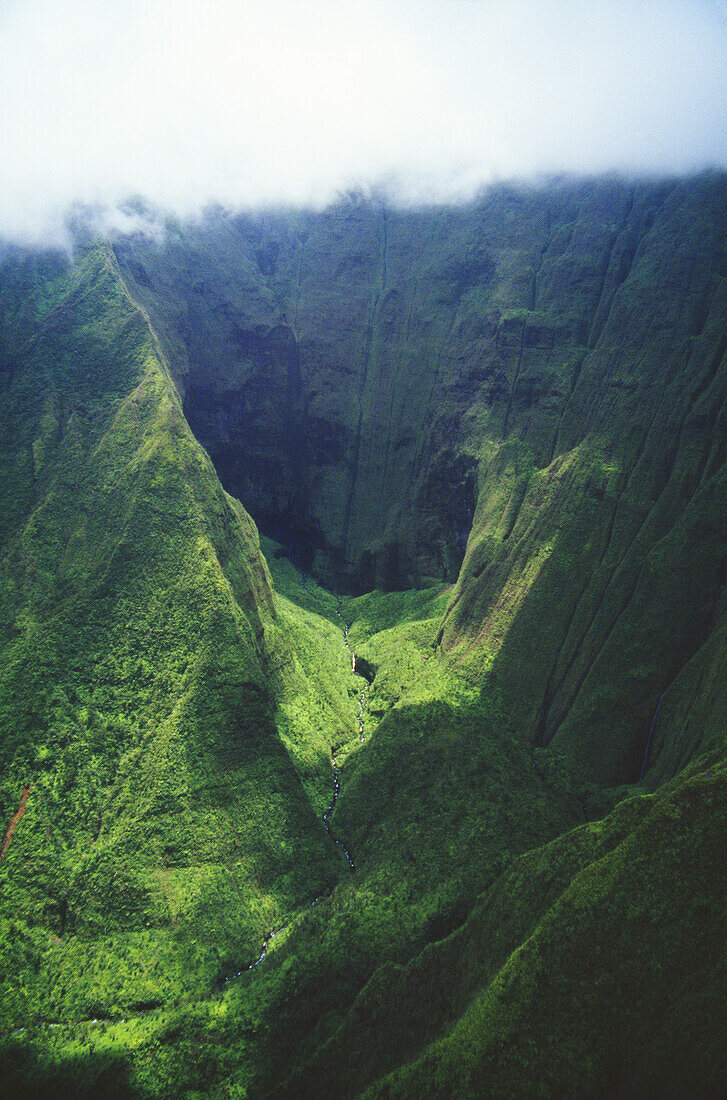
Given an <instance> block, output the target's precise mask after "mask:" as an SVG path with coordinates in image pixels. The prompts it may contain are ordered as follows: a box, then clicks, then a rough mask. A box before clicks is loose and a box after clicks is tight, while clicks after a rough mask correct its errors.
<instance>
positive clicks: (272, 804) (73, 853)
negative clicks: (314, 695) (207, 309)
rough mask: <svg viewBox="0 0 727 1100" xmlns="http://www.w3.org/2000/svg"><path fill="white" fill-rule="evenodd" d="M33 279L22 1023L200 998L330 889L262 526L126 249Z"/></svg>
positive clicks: (22, 698) (4, 591)
mask: <svg viewBox="0 0 727 1100" xmlns="http://www.w3.org/2000/svg"><path fill="white" fill-rule="evenodd" d="M34 280H35V281H34V285H35V286H36V287H37V301H38V303H39V304H38V316H37V317H36V318H35V320H29V319H25V321H24V323H23V324H19V326H18V339H17V340H16V342H15V345H14V347H12V348H10V349H9V350H8V352H7V354H6V357H5V360H4V363H3V367H4V373H3V375H2V379H3V387H2V392H1V393H0V433H1V434H2V438H3V447H2V455H3V462H4V464H5V468H4V470H3V474H4V478H3V481H4V487H5V489H4V492H5V498H6V500H7V502H8V507H7V509H6V510H5V511H4V517H3V518H4V520H5V521H6V522H5V530H4V532H3V534H4V538H3V543H2V550H1V557H0V570H1V572H2V587H1V596H0V598H1V599H2V604H3V607H2V611H3V614H2V626H3V630H4V636H3V638H2V660H1V661H0V730H1V733H2V736H1V737H0V814H1V816H2V818H3V819H4V820H5V821H7V820H9V818H10V816H11V814H12V813H13V812H14V810H15V809H16V806H17V803H18V799H19V797H20V791H21V787H22V786H23V785H24V784H30V785H31V788H32V789H31V793H30V796H29V798H28V802H27V807H26V812H25V815H24V817H23V818H22V820H21V821H20V823H19V825H18V827H17V829H16V832H15V834H14V836H13V839H12V842H11V844H10V846H9V848H8V851H7V854H6V856H5V858H4V859H3V860H2V863H0V912H1V913H2V920H3V925H2V928H3V933H2V937H3V938H2V944H3V953H4V954H3V966H2V972H3V975H4V978H3V983H2V1002H1V1003H2V1020H3V1026H5V1027H8V1026H11V1025H22V1024H25V1023H27V1022H29V1021H31V1020H34V1019H36V1018H38V1017H39V1018H41V1019H50V1020H53V1019H66V1020H67V1019H74V1018H83V1017H89V1016H106V1017H113V1016H117V1015H119V1014H121V1013H123V1012H125V1011H127V1010H128V1009H129V1008H130V1007H131V1006H133V1005H135V1004H142V1003H143V1004H149V1003H155V1004H157V1003H158V1004H169V1003H175V1002H177V1001H178V1000H179V999H180V998H184V997H189V996H193V997H197V996H199V995H200V994H201V993H203V992H204V991H205V990H209V989H210V988H211V987H213V986H214V985H215V983H216V982H217V981H218V979H219V978H220V976H221V975H222V974H224V973H226V972H229V971H230V970H231V969H237V967H238V966H239V965H240V964H241V963H242V964H245V963H246V962H247V961H250V960H251V959H252V958H254V957H256V955H257V952H258V950H259V944H260V941H261V939H262V936H263V935H264V933H265V931H266V930H267V929H268V928H269V927H270V926H271V925H274V924H275V923H278V922H280V920H281V917H282V916H283V915H284V914H286V913H289V912H291V911H292V909H293V908H295V907H297V905H298V904H300V902H301V900H302V899H304V898H305V897H309V896H312V895H313V894H315V893H316V892H317V891H319V890H320V889H322V888H323V887H324V886H326V885H327V884H330V883H331V882H332V881H333V880H334V879H335V877H336V874H337V873H338V866H337V861H336V859H335V856H334V854H333V852H332V851H331V847H330V844H329V843H328V842H327V839H326V837H325V835H324V833H323V831H322V829H321V827H320V822H319V820H318V819H317V810H318V806H315V807H314V806H312V805H311V802H310V800H309V798H308V797H307V796H306V794H305V791H304V789H303V787H302V786H301V784H300V781H299V777H298V775H297V773H296V770H295V768H294V767H293V766H292V764H291V760H290V757H289V755H288V753H287V752H286V749H285V747H284V745H283V743H282V742H281V740H280V738H279V736H278V733H277V730H276V726H275V721H274V712H275V707H276V705H277V702H276V700H277V698H278V696H279V695H280V693H281V692H283V691H284V689H285V685H286V684H288V683H289V679H290V677H288V676H287V673H286V670H285V669H282V670H281V669H280V668H279V667H278V665H279V663H280V662H279V653H280V650H281V647H282V648H285V647H286V646H287V648H288V649H290V644H291V643H290V640H289V639H288V638H287V635H286V629H285V625H284V623H283V622H281V621H280V620H279V619H278V618H277V617H276V614H275V610H274V606H273V595H272V591H271V587H270V581H269V576H268V573H267V569H266V566H265V564H264V562H263V560H262V558H261V556H260V552H259V547H258V540H257V532H256V530H255V528H254V525H253V524H252V522H251V521H250V519H249V517H248V516H247V515H246V514H245V513H244V511H243V510H242V509H241V507H240V506H239V504H238V503H237V502H235V501H233V500H232V499H231V498H229V497H227V496H226V495H225V494H224V492H223V491H222V490H221V488H220V486H219V482H218V481H217V478H216V475H215V472H214V470H213V468H212V466H211V464H210V462H209V460H208V458H207V457H206V455H205V454H204V452H203V451H202V450H201V448H200V447H199V445H198V444H197V443H196V441H195V440H194V438H193V437H192V435H191V433H190V431H189V428H188V427H187V425H186V422H185V420H184V418H183V416H182V414H181V411H180V408H179V403H178V399H177V396H176V391H175V389H174V387H173V385H172V384H171V381H170V379H169V377H168V375H167V373H166V367H165V364H164V361H163V360H162V359H161V358H160V355H159V353H158V350H157V346H156V343H155V341H154V338H153V336H152V334H151V332H150V329H149V327H148V324H147V322H146V320H145V318H144V316H143V315H142V314H141V313H140V312H139V310H138V309H137V308H136V307H135V306H134V304H133V303H132V302H131V301H130V300H129V299H128V297H127V295H126V292H125V288H124V285H123V283H122V282H121V280H120V278H119V276H118V272H117V270H116V267H115V262H114V260H113V258H112V256H111V255H110V253H109V252H107V251H106V250H105V249H104V248H100V249H97V250H93V251H91V252H90V253H89V254H88V255H87V256H86V257H85V259H84V260H83V261H82V262H81V264H80V266H79V267H78V268H74V269H69V270H68V271H67V272H66V273H65V274H63V273H59V272H58V271H56V270H55V269H51V270H50V271H46V270H45V269H43V268H42V266H41V269H40V270H39V271H38V272H37V273H36V275H35V276H34ZM5 288H6V290H7V291H8V294H9V295H11V294H13V293H14V288H13V287H12V286H10V287H8V285H7V284H5ZM303 676H305V673H303ZM288 690H289V689H288ZM348 720H349V724H352V716H349V719H348ZM318 770H319V772H320V773H321V774H326V776H327V764H326V763H325V761H323V762H319V764H318ZM321 797H322V796H321ZM319 801H320V798H319ZM19 975H20V977H18V976H19Z"/></svg>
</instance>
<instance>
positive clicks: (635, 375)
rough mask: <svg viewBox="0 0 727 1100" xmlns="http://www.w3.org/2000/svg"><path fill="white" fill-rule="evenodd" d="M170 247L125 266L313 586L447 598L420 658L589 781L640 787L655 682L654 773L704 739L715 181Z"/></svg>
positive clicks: (670, 767)
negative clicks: (627, 781) (434, 656)
mask: <svg viewBox="0 0 727 1100" xmlns="http://www.w3.org/2000/svg"><path fill="white" fill-rule="evenodd" d="M177 233H178V235H177V236H176V237H175V236H173V235H168V236H167V237H166V238H165V239H164V240H163V241H162V242H161V243H157V244H149V243H144V242H142V241H139V240H136V241H125V242H119V243H118V245H117V249H116V250H117V254H118V255H119V257H120V260H121V262H122V265H123V266H124V269H125V271H126V272H127V274H128V276H129V278H130V279H134V280H135V286H136V289H137V290H138V292H139V293H140V294H141V295H142V297H143V299H144V301H145V303H146V305H147V307H148V308H149V310H150V311H151V313H152V315H153V316H154V317H155V318H156V319H157V321H158V324H159V328H160V330H161V331H162V332H164V333H165V334H166V337H165V339H166V341H167V343H168V345H169V347H170V349H171V350H170V356H171V360H172V362H173V363H174V364H175V369H176V371H177V373H178V377H179V379H180V382H181V385H182V387H183V390H184V407H185V411H186V413H187V415H188V417H189V421H190V424H191V425H192V427H193V429H194V430H195V432H196V434H197V435H198V438H199V439H200V440H201V441H202V442H203V444H204V446H205V447H206V448H207V450H208V451H209V453H210V455H211V456H212V458H213V461H214V462H215V464H216V467H217V469H218V471H219V473H220V476H221V477H222V480H223V483H225V484H226V486H227V487H228V489H229V490H230V491H231V492H233V493H235V494H236V495H239V497H240V499H241V500H242V501H243V503H245V505H246V506H247V507H248V508H249V509H250V511H251V512H252V514H253V515H254V516H255V517H256V518H257V519H258V520H259V522H260V523H261V525H262V526H263V528H264V529H267V530H269V531H271V532H272V533H274V534H276V535H277V536H278V537H279V538H281V539H283V540H284V541H285V540H292V541H294V542H295V543H296V544H297V545H298V546H299V547H300V551H301V553H302V555H303V559H304V561H305V562H306V564H307V565H312V567H313V569H314V571H315V572H316V573H317V574H318V575H319V576H320V577H322V578H323V579H324V580H326V581H327V582H329V583H332V584H334V585H335V586H342V587H344V588H346V587H347V588H353V589H354V590H358V591H365V590H367V589H370V588H372V587H375V586H377V587H382V588H403V587H411V586H415V585H426V584H427V583H433V582H434V581H436V580H441V579H444V580H448V581H456V584H455V587H454V589H453V592H452V598H451V601H450V605H449V608H448V610H447V613H446V615H445V618H444V621H443V623H442V628H441V631H440V634H439V642H440V643H441V645H442V646H443V647H444V649H445V650H452V649H453V648H457V647H463V646H464V647H465V648H467V649H471V648H472V647H475V648H476V649H477V651H478V654H479V667H480V671H481V674H482V675H483V676H484V675H486V676H487V677H489V680H490V683H491V686H492V688H493V690H496V691H497V692H499V693H500V694H501V695H502V697H503V699H504V701H505V703H506V705H507V707H508V709H509V711H510V713H511V714H512V716H513V719H514V721H515V722H516V723H517V724H518V725H519V726H520V728H521V729H523V730H524V731H526V733H527V736H528V737H530V738H531V739H532V741H533V743H534V745H536V746H547V745H550V744H551V743H552V744H553V748H554V750H556V751H557V752H562V753H564V754H565V755H566V757H567V758H568V759H569V760H570V761H571V762H572V763H573V764H574V765H575V766H576V767H577V768H579V769H585V770H587V771H589V772H590V774H591V775H592V776H593V777H594V778H597V779H600V780H605V781H616V780H621V779H624V778H634V777H637V776H638V774H639V773H640V770H641V768H642V765H643V760H644V755H645V751H646V744H647V740H648V736H649V731H650V728H651V722H652V718H653V716H654V713H655V711H656V707H657V704H658V701H659V698H660V696H661V695H662V694H663V693H665V692H666V696H665V699H664V703H663V707H662V710H661V717H660V723H659V728H658V729H657V730H656V734H655V737H654V739H653V751H654V756H653V759H654V761H655V763H656V764H657V766H659V767H662V765H663V767H662V770H661V771H660V772H658V773H655V774H659V775H661V776H662V777H663V776H665V775H667V774H673V773H674V769H675V767H677V766H678V764H679V761H682V762H683V761H684V759H686V758H687V757H688V755H689V752H690V751H692V749H693V748H694V746H695V745H696V744H701V745H703V746H706V745H708V744H709V743H710V741H711V740H712V739H713V738H714V737H715V736H718V726H719V721H718V714H717V711H714V712H712V711H710V705H709V704H707V703H706V701H705V699H704V698H703V697H701V695H700V698H699V699H698V700H695V699H694V698H693V695H694V681H695V676H696V677H697V679H698V681H699V682H700V683H702V682H704V683H706V681H707V680H709V679H713V678H714V677H715V676H716V675H718V671H717V669H716V666H715V664H714V661H715V660H718V657H717V652H718V651H720V650H721V647H719V646H717V645H716V642H715V639H716V637H717V635H716V634H715V631H716V632H718V633H719V631H720V630H721V629H722V627H721V625H720V624H721V622H722V619H721V614H722V613H721V610H720V608H721V603H720V601H721V594H722V591H723V586H724V580H725V576H727V558H726V557H725V531H724V528H723V520H722V518H721V513H722V509H721V503H720V502H721V501H722V500H723V499H724V486H723V479H724V476H725V475H724V470H723V465H724V459H725V446H726V445H725V442H724V441H725V438H727V436H726V433H725V430H724V428H725V425H724V420H723V417H724V413H723V400H724V396H725V387H726V384H727V376H726V375H725V371H726V370H727V366H726V365H725V358H724V357H725V350H726V349H727V338H725V331H727V290H726V289H725V288H726V287H727V282H726V281H725V275H726V274H727V258H726V257H725V239H726V237H727V184H725V181H724V178H723V177H718V176H714V177H712V176H706V177H702V178H700V179H698V180H690V181H687V182H680V183H659V184H637V183H627V182H621V181H617V180H612V181H601V182H595V183H594V182H590V183H583V184H564V185H553V186H550V187H543V188H532V189H523V188H514V187H513V188H505V187H502V188H495V189H493V190H492V191H491V192H489V193H488V194H487V195H486V196H485V197H484V198H483V199H482V200H481V201H480V202H479V203H477V204H475V205H473V206H472V207H469V208H467V209H442V210H430V211H424V212H407V211H396V210H389V209H386V208H385V207H383V206H376V205H375V204H371V203H368V202H363V201H358V200H356V199H355V198H354V199H352V200H350V201H346V202H343V203H341V204H340V205H338V206H336V207H334V208H331V209H329V210H327V211H324V212H323V213H321V214H310V213H306V214H299V215H297V216H293V215H266V216H262V215H261V216H260V217H258V218H252V217H250V218H241V217H232V216H229V215H224V214H222V213H221V212H217V213H216V214H212V215H210V216H209V218H208V219H207V221H206V222H203V223H202V224H201V225H199V226H196V227H186V228H179V229H178V231H177ZM465 550H466V553H465ZM710 639H711V641H710ZM705 647H706V648H705ZM692 661H696V662H697V664H698V665H699V667H700V669H702V671H701V672H699V673H697V672H696V669H695V668H693V667H692V666H691V665H690V662H692ZM687 666H690V672H689V675H688V676H687V679H685V680H680V676H681V675H682V673H683V672H684V674H685V675H686V672H685V670H686V669H687ZM698 694H699V693H698ZM687 695H690V697H691V702H688V701H687ZM705 708H706V709H705ZM696 714H699V715H700V717H699V719H698V721H697V722H696V723H695V722H694V721H693V719H692V717H690V715H696ZM672 716H673V718H674V722H673V723H672V722H671V718H672ZM665 722H666V723H667V724H668V725H669V729H670V733H669V737H668V738H666V739H665V738H663V737H662V736H661V732H662V731H663V729H664V728H665V726H664V725H663V723H665ZM719 736H721V734H719ZM554 739H555V740H554ZM680 746H681V747H680ZM688 746H692V748H691V749H690V748H689V747H688ZM685 754H686V755H685Z"/></svg>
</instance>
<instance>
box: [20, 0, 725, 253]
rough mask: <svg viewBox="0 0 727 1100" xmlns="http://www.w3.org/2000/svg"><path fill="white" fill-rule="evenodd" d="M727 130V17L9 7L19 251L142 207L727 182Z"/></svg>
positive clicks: (314, 6)
mask: <svg viewBox="0 0 727 1100" xmlns="http://www.w3.org/2000/svg"><path fill="white" fill-rule="evenodd" d="M726 119H727V3H726V2H725V0H659V2H654V0H648V2H647V0H631V2H625V0H587V2H585V3H584V2H583V0H509V2H508V3H503V2H497V3H495V2H492V0H388V2H387V3H381V2H379V0H371V2H368V3H365V4H362V3H355V2H350V0H336V2H335V3H334V2H329V0H310V2H307V3H292V2H285V0H267V2H266V3H265V4H264V5H263V4H262V3H249V2H244V0H210V2H209V3H208V4H206V5H203V4H199V3H191V2H187V0H146V2H145V3H141V2H138V0H124V2H123V3H121V2H116V0H110V2H105V3H103V4H99V3H98V2H97V0H95V2H92V0H65V2H62V0H43V2H41V0H22V2H18V0H11V2H6V3H4V4H3V5H2V7H1V8H0V127H1V132H2V149H3V155H2V158H0V235H5V236H10V237H13V238H14V239H20V240H37V239H45V240H53V239H58V237H59V235H60V234H61V225H62V217H63V212H64V210H65V209H66V208H67V206H68V204H69V203H71V202H73V201H74V200H79V201H83V202H103V203H114V202H116V201H118V200H121V199H123V198H125V197H127V196H128V195H129V194H132V193H140V194H143V195H145V196H147V197H148V198H149V199H151V200H152V201H153V202H156V203H160V204H162V205H165V206H169V207H172V208H174V209H175V210H177V211H179V212H180V213H183V214H186V213H192V212H194V211H195V210H196V209H198V208H199V207H200V206H202V205H204V204H205V203H207V202H209V201H211V200H216V201H220V202H223V203H226V204H231V205H258V204H277V203H294V204H313V205H320V204H322V203H325V202H326V201H328V200H329V199H330V198H331V197H333V196H334V195H335V194H336V192H337V191H339V190H340V189H342V188H347V187H350V186H356V185H368V184H377V185H381V186H384V187H385V188H386V189H388V191H389V192H390V193H391V194H392V195H394V196H396V197H397V198H398V199H399V200H400V201H423V200H424V201H429V200H442V199H443V200H449V199H452V198H457V197H464V196H467V195H469V194H471V193H472V192H473V191H474V190H475V189H476V188H477V187H478V186H480V185H481V184H483V183H486V182H488V181H490V180H493V179H498V178H506V177H513V176H531V175H533V174H535V173H544V172H545V173H550V172H555V173H560V172H570V173H577V174H584V173H589V174H590V173H598V172H603V171H611V170H617V171H626V172H638V173H650V174H653V173H674V172H687V171H692V170H697V169H699V168H701V167H705V166H720V167H723V166H727V126H725V120H726Z"/></svg>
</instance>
